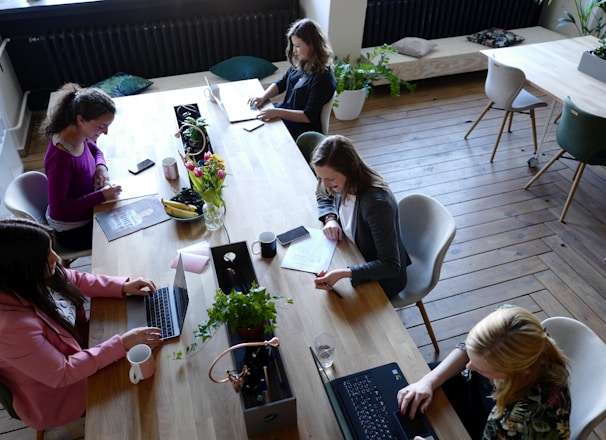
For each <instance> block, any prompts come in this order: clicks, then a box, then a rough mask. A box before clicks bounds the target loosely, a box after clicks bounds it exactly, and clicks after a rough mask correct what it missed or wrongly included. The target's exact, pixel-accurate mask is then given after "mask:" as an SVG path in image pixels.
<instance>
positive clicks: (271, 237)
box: [251, 232, 276, 258]
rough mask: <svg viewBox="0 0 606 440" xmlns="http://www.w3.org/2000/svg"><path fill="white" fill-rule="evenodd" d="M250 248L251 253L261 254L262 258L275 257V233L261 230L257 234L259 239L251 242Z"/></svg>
mask: <svg viewBox="0 0 606 440" xmlns="http://www.w3.org/2000/svg"><path fill="white" fill-rule="evenodd" d="M257 245H258V246H257ZM251 250H252V253H253V254H255V255H259V254H261V256H262V257H263V258H273V257H275V256H276V234H274V233H273V232H261V233H260V234H259V239H258V240H255V241H253V244H252V245H251Z"/></svg>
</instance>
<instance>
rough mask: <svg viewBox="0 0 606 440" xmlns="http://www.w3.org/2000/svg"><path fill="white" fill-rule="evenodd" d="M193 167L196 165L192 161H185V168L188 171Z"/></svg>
mask: <svg viewBox="0 0 606 440" xmlns="http://www.w3.org/2000/svg"><path fill="white" fill-rule="evenodd" d="M195 167H196V166H195V165H194V164H193V162H189V161H187V162H185V168H187V169H188V170H189V171H193V170H194V168H195Z"/></svg>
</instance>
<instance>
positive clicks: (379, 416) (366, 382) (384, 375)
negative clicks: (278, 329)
mask: <svg viewBox="0 0 606 440" xmlns="http://www.w3.org/2000/svg"><path fill="white" fill-rule="evenodd" d="M309 350H310V351H311V355H312V357H313V359H314V362H315V364H316V368H317V369H318V373H319V374H320V379H322V383H323V385H324V389H325V390H326V395H327V396H328V400H329V401H330V405H331V406H332V409H333V412H334V413H335V416H336V418H337V422H338V423H339V427H340V428H341V432H342V433H343V437H344V438H345V440H366V439H368V440H371V439H385V440H388V439H393V440H414V438H415V436H417V435H419V436H421V437H423V438H425V439H427V440H438V437H437V436H436V434H435V432H434V431H433V429H432V428H431V426H430V425H429V422H428V420H427V418H426V417H425V416H424V415H423V414H417V415H416V416H415V418H414V420H410V419H409V418H408V416H407V415H402V414H401V413H400V408H399V407H398V401H397V398H396V395H397V393H398V390H399V389H401V388H403V387H405V386H406V385H408V382H407V381H406V378H405V377H404V374H402V371H401V370H400V368H399V367H398V364H396V363H395V362H392V363H390V364H385V365H381V366H379V367H375V368H371V369H368V370H364V371H361V372H359V373H354V374H350V375H348V376H344V377H340V378H337V379H332V380H330V378H329V377H328V374H326V371H325V370H324V368H322V365H321V364H320V361H319V360H318V357H317V356H316V354H315V353H314V351H313V349H312V348H311V347H309Z"/></svg>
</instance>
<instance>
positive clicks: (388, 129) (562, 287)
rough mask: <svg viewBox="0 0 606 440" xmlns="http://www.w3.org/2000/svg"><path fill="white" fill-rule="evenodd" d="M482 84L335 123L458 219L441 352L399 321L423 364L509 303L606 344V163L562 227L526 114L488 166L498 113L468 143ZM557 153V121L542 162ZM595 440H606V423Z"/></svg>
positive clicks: (417, 320)
mask: <svg viewBox="0 0 606 440" xmlns="http://www.w3.org/2000/svg"><path fill="white" fill-rule="evenodd" d="M484 79H485V73H475V74H465V75H458V76H456V77H446V78H439V79H432V80H425V81H420V82H418V86H417V87H418V91H417V92H416V93H415V95H413V96H410V95H403V96H401V97H399V98H390V97H389V96H388V91H387V90H385V88H383V87H381V88H378V89H377V90H376V93H375V95H374V96H373V97H372V98H371V99H370V100H369V101H367V102H366V104H365V107H364V110H363V113H362V115H361V116H360V117H359V118H358V119H357V120H355V121H338V120H336V119H334V117H333V118H332V120H331V126H330V134H342V135H345V136H348V137H349V138H351V139H352V140H353V142H354V144H355V145H356V146H357V148H358V150H359V152H360V154H361V155H362V157H363V158H364V159H365V161H366V162H367V163H368V164H370V165H371V166H372V167H374V168H375V169H376V170H377V171H378V172H379V173H381V174H382V175H383V177H384V178H385V179H386V180H387V182H388V183H389V184H390V186H391V188H392V190H393V192H394V193H395V195H396V198H398V199H399V198H401V197H403V196H404V195H406V194H409V193H414V192H420V193H424V194H428V195H431V196H433V197H435V198H436V199H438V200H439V201H440V202H442V203H443V204H444V205H445V206H446V207H447V208H448V210H449V211H450V212H451V213H452V214H453V216H454V217H455V221H456V225H457V234H456V237H455V239H454V242H453V244H452V246H451V247H450V250H449V252H448V254H447V256H446V261H445V263H444V266H443V268H442V274H441V280H440V282H439V283H438V285H437V287H436V288H435V289H434V290H433V292H432V293H431V294H429V295H428V296H427V297H426V299H425V300H424V302H425V306H426V308H427V312H428V314H429V317H430V319H431V321H432V323H433V328H434V331H435V333H436V337H437V338H438V340H439V344H440V348H441V353H440V356H439V357H436V356H435V354H434V351H433V348H432V346H431V343H430V340H429V337H428V335H427V332H426V330H425V326H424V325H423V324H422V320H421V316H420V314H419V312H418V310H417V308H416V307H415V306H412V307H408V308H405V309H402V310H401V311H399V313H400V316H401V318H402V321H403V322H404V325H405V326H406V328H407V329H408V331H409V332H410V333H411V335H412V337H413V339H414V340H415V341H416V343H417V345H418V347H419V348H420V350H421V351H422V353H423V354H424V356H425V357H426V359H427V360H428V361H433V360H435V359H440V358H442V357H443V356H445V355H446V354H448V352H449V351H450V350H451V349H452V347H453V346H454V344H455V343H456V342H458V341H461V340H463V339H464V338H465V335H466V333H467V332H468V331H469V329H470V328H471V327H472V326H473V325H474V324H475V323H476V322H477V321H479V320H480V319H481V318H483V317H484V316H485V315H487V314H488V313H490V312H491V311H493V310H494V309H495V308H496V307H497V306H498V305H500V304H503V303H508V304H515V305H519V306H523V307H526V308H528V309H530V310H531V311H533V312H534V313H536V315H537V316H538V317H539V318H540V319H544V318H547V317H549V316H570V317H573V318H576V319H578V320H580V321H583V322H584V323H586V324H587V325H588V326H589V327H591V328H592V329H593V330H594V331H596V332H597V333H598V334H599V335H600V336H601V337H602V339H604V340H606V320H605V318H606V301H605V300H604V298H605V296H606V271H605V269H606V225H605V223H604V220H603V213H604V212H606V199H605V198H604V197H603V194H604V193H605V192H606V169H605V168H603V167H588V168H587V169H586V170H585V174H584V176H583V180H582V182H581V185H580V187H579V189H578V191H577V193H576V195H575V198H574V200H573V202H572V205H571V207H570V210H569V212H568V215H567V217H566V223H565V224H563V223H560V222H559V221H558V218H559V215H560V212H561V209H562V206H563V204H564V201H565V199H566V196H567V194H568V191H569V189H570V184H571V178H572V174H573V169H572V168H571V167H572V166H573V165H574V163H573V162H572V161H569V162H570V163H565V164H557V165H554V166H553V167H552V169H551V170H550V171H549V172H547V173H546V174H545V175H544V176H542V178H541V179H540V180H539V181H538V182H537V183H535V185H533V187H531V189H530V190H524V189H523V186H524V184H525V183H526V182H527V181H528V180H529V179H530V178H531V176H532V175H533V174H534V173H535V172H536V171H535V170H533V169H530V168H529V167H528V165H527V163H526V161H527V160H528V159H529V158H530V157H531V155H532V150H533V148H532V136H531V128H530V119H529V118H528V116H525V115H517V116H516V117H515V120H514V125H513V130H514V131H513V132H512V133H505V134H504V135H503V138H502V139H501V143H500V146H499V149H498V151H497V154H496V157H495V161H494V163H492V164H490V163H489V159H490V153H491V151H492V147H493V145H494V141H495V139H496V133H497V130H498V127H499V124H500V121H501V118H502V112H500V111H498V110H491V111H490V112H489V113H488V114H487V115H486V116H485V118H484V120H483V121H482V122H481V123H480V124H479V125H478V127H476V129H475V130H474V132H473V133H472V134H471V135H470V137H469V139H468V140H467V141H465V140H463V136H464V135H465V133H466V131H467V130H468V129H469V127H470V126H471V123H472V122H473V121H474V120H475V119H476V118H477V116H478V115H479V114H480V112H481V110H482V109H483V107H484V106H485V105H486V102H487V100H486V98H485V95H484V91H483V87H484ZM535 93H536V91H535ZM536 94H537V95H538V96H542V95H540V94H539V93H536ZM542 97H543V98H545V99H548V98H547V97H545V96H542ZM547 116H548V110H547V109H540V110H538V111H537V125H538V130H537V131H538V134H539V140H540V137H541V135H542V133H543V129H544V126H545V124H546V119H547ZM110 130H111V128H110ZM44 150H45V146H44V145H42V146H37V147H35V148H34V147H33V146H32V150H31V151H30V154H29V155H28V157H26V158H24V160H25V166H26V168H27V169H40V167H41V161H42V157H43V155H44ZM556 150H557V145H556V143H555V125H554V124H550V128H549V132H548V137H547V142H546V145H545V146H544V148H543V150H542V152H543V153H544V154H545V155H544V156H541V157H540V164H539V166H542V165H544V164H545V163H546V162H547V160H548V158H550V157H551V156H552V155H553V153H554V152H555V151H556ZM84 268H86V266H85V267H84ZM9 424H10V425H11V426H13V425H15V422H14V421H6V417H4V418H0V427H2V428H4V429H0V432H2V431H6V430H7V428H5V427H6V426H8V425H9ZM17 438H19V439H21V438H25V439H27V438H33V432H32V431H28V432H27V433H23V431H14V432H13V433H9V434H4V435H2V434H0V440H6V439H17ZM590 438H591V439H592V440H595V439H603V440H606V423H603V424H602V425H600V426H599V427H598V428H597V429H596V431H595V433H594V434H593V435H592V437H590Z"/></svg>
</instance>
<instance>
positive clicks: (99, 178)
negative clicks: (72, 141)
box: [93, 164, 109, 188]
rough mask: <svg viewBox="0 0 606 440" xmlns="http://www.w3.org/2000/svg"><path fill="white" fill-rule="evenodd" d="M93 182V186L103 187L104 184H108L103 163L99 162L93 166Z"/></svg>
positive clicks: (107, 176) (107, 174)
mask: <svg viewBox="0 0 606 440" xmlns="http://www.w3.org/2000/svg"><path fill="white" fill-rule="evenodd" d="M93 184H94V185H95V188H103V187H104V186H105V185H109V173H108V172H107V167H106V166H105V165H102V164H99V165H97V167H96V168H95V175H94V176H93Z"/></svg>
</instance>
